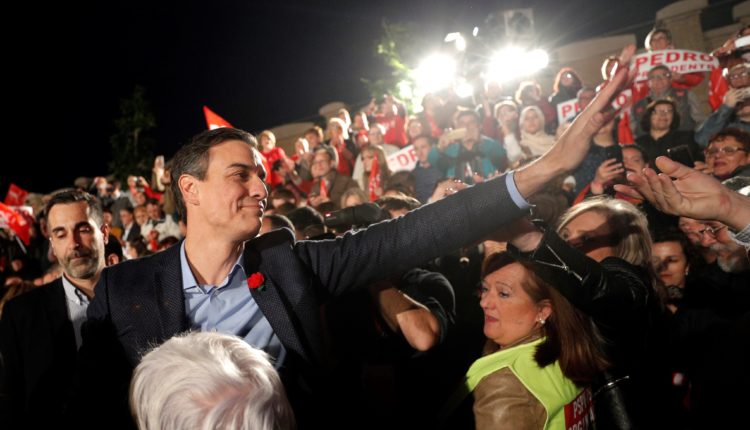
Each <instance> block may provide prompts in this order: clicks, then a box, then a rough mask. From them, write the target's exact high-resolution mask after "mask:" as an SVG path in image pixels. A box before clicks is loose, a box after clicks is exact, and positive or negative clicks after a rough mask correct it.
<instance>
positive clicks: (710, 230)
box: [683, 224, 727, 240]
mask: <svg viewBox="0 0 750 430" xmlns="http://www.w3.org/2000/svg"><path fill="white" fill-rule="evenodd" d="M704 225H705V224H704ZM726 227H727V226H725V225H721V226H716V227H712V226H710V225H706V227H705V228H703V229H701V230H687V229H683V232H684V233H685V236H687V237H691V238H694V239H699V240H700V239H702V238H703V235H704V234H708V235H709V236H711V237H715V236H716V233H718V232H720V231H721V230H723V229H725V228H726Z"/></svg>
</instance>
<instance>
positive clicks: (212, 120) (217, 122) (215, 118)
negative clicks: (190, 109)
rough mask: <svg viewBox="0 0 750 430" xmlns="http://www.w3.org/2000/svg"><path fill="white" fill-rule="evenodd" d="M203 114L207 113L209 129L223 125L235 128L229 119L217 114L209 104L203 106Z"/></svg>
mask: <svg viewBox="0 0 750 430" xmlns="http://www.w3.org/2000/svg"><path fill="white" fill-rule="evenodd" d="M203 114H204V115H206V124H207V125H208V129H209V130H213V129H215V128H221V127H230V128H234V127H232V124H230V123H229V121H227V120H225V119H224V118H222V117H220V116H219V115H216V114H215V113H214V111H212V110H211V109H209V108H208V106H203Z"/></svg>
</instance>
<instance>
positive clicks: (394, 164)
mask: <svg viewBox="0 0 750 430" xmlns="http://www.w3.org/2000/svg"><path fill="white" fill-rule="evenodd" d="M386 161H387V162H388V169H389V170H390V171H391V173H395V172H402V171H407V172H411V171H412V170H414V167H415V166H416V165H417V153H416V152H415V151H414V145H409V146H405V147H404V148H403V149H401V150H400V151H398V152H394V153H393V154H391V155H389V156H388V157H387V158H386Z"/></svg>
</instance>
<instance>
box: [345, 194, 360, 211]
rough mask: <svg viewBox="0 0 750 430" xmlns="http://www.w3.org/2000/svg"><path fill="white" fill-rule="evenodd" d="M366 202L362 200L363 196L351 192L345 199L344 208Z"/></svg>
mask: <svg viewBox="0 0 750 430" xmlns="http://www.w3.org/2000/svg"><path fill="white" fill-rule="evenodd" d="M362 203H364V202H363V201H362V198H361V197H360V196H358V195H356V194H350V195H349V196H347V197H346V200H344V208H350V207H352V206H357V205H361V204H362Z"/></svg>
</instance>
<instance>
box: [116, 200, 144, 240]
mask: <svg viewBox="0 0 750 430" xmlns="http://www.w3.org/2000/svg"><path fill="white" fill-rule="evenodd" d="M133 212H134V210H133V206H125V207H124V208H122V209H120V221H121V222H122V241H123V242H125V243H127V242H128V241H130V240H132V239H137V238H140V237H141V226H140V225H138V223H137V222H135V215H134V214H133Z"/></svg>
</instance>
